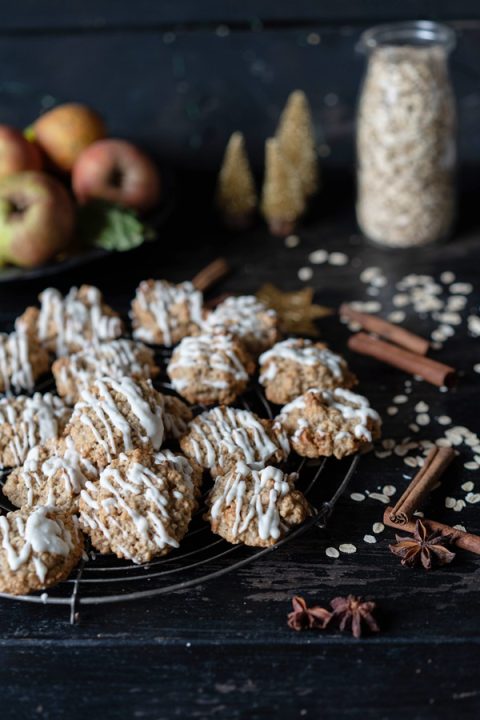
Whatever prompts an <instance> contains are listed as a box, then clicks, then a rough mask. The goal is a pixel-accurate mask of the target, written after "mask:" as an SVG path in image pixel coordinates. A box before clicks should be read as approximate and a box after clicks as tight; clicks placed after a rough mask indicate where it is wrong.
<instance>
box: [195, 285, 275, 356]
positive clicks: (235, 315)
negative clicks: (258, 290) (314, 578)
mask: <svg viewBox="0 0 480 720" xmlns="http://www.w3.org/2000/svg"><path fill="white" fill-rule="evenodd" d="M276 318H277V313H276V312H275V310H271V309H270V308H268V307H267V306H266V305H265V304H264V303H262V302H260V300H257V298H256V297H255V296H254V295H241V296H239V297H229V298H227V299H226V300H224V301H223V302H222V303H220V305H218V306H217V307H216V308H215V310H214V311H213V312H212V313H210V315H209V316H208V318H207V319H206V321H205V323H204V328H205V329H207V330H215V329H224V330H226V331H227V332H231V333H233V334H234V335H236V336H237V337H239V338H241V339H247V340H249V339H251V340H254V341H256V343H257V344H258V345H259V346H260V347H261V346H262V345H263V348H265V347H268V346H269V345H271V344H272V343H273V342H275V339H276V337H277V330H276Z"/></svg>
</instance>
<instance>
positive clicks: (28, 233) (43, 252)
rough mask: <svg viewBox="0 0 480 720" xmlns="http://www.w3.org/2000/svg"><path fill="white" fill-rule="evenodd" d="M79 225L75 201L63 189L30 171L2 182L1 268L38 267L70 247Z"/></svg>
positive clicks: (11, 176)
mask: <svg viewBox="0 0 480 720" xmlns="http://www.w3.org/2000/svg"><path fill="white" fill-rule="evenodd" d="M74 222H75V210H74V205H73V201H72V199H71V198H70V195H69V194H68V192H67V190H66V189H65V188H64V187H63V185H62V184H61V183H60V182H59V181H58V180H56V179H55V178H53V177H51V176H50V175H46V174H45V173H41V172H34V171H27V172H23V173H17V174H16V175H10V176H9V177H7V178H4V179H3V180H1V181H0V264H5V263H12V264H13V265H20V266H21V267H35V266H37V265H41V264H42V263H44V262H46V261H47V260H50V258H52V257H53V256H54V255H56V254H57V253H58V252H60V250H63V249H64V248H65V247H66V246H67V245H68V243H69V241H70V239H71V237H72V233H73V226H74Z"/></svg>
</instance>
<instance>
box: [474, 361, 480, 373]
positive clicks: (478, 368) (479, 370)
mask: <svg viewBox="0 0 480 720" xmlns="http://www.w3.org/2000/svg"><path fill="white" fill-rule="evenodd" d="M473 370H474V372H476V373H480V363H477V364H476V365H474V366H473Z"/></svg>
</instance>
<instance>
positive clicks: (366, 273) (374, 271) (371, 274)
mask: <svg viewBox="0 0 480 720" xmlns="http://www.w3.org/2000/svg"><path fill="white" fill-rule="evenodd" d="M382 275H383V273H382V271H381V269H380V268H379V267H368V268H365V270H362V272H361V273H360V280H361V282H363V283H370V282H372V280H374V278H376V277H382Z"/></svg>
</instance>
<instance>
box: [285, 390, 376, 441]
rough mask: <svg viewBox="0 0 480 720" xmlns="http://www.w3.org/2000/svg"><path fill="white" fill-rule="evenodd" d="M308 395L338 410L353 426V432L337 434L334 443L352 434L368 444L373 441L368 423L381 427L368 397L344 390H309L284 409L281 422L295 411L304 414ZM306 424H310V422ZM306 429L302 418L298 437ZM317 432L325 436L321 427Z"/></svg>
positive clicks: (346, 431)
mask: <svg viewBox="0 0 480 720" xmlns="http://www.w3.org/2000/svg"><path fill="white" fill-rule="evenodd" d="M308 395H313V396H314V397H316V398H318V399H319V401H320V402H321V403H322V404H323V405H325V406H326V407H329V408H333V409H335V410H337V411H338V412H339V413H340V415H341V416H342V418H343V420H345V421H346V422H349V423H352V424H353V429H352V432H350V431H349V430H342V431H340V432H338V433H336V435H335V437H334V442H341V441H343V440H345V439H347V438H348V437H350V436H351V434H352V433H353V435H354V437H355V438H357V439H359V440H366V441H367V442H371V441H372V432H371V430H369V428H368V421H369V420H372V421H373V422H374V423H375V424H377V425H380V424H381V418H380V415H379V414H378V413H377V411H376V410H374V409H373V408H372V407H370V403H369V402H368V400H367V398H366V397H364V396H363V395H357V393H353V392H352V391H351V390H344V389H343V388H335V390H323V391H322V390H315V389H311V390H307V392H306V393H304V394H303V395H300V397H298V398H295V400H292V402H290V403H288V405H285V406H284V407H283V408H282V412H281V414H280V416H279V419H280V422H281V420H282V417H284V416H287V415H288V414H289V413H291V412H293V411H298V410H299V411H300V412H303V411H304V410H305V407H306V399H307V396H308ZM302 423H303V425H302ZM306 424H308V422H307V423H306ZM304 427H305V418H300V420H299V426H298V429H297V431H296V435H297V436H298V435H299V434H300V433H301V431H302V429H303V428H304ZM315 432H316V433H318V434H320V433H321V434H322V435H325V433H324V432H323V431H322V428H321V426H319V427H318V428H317V429H316V430H315ZM294 437H295V436H294Z"/></svg>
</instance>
